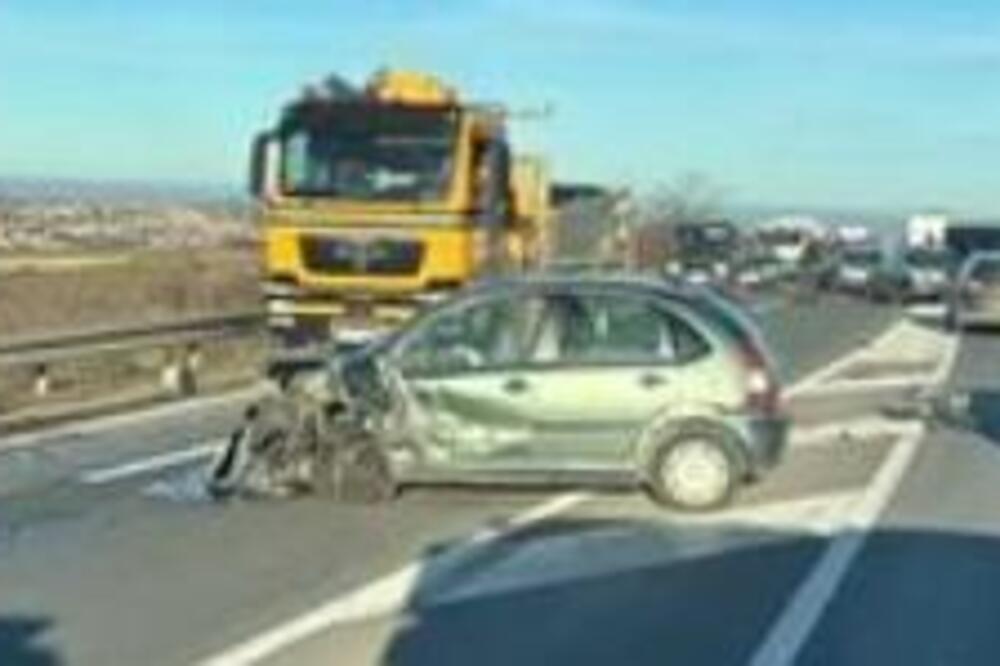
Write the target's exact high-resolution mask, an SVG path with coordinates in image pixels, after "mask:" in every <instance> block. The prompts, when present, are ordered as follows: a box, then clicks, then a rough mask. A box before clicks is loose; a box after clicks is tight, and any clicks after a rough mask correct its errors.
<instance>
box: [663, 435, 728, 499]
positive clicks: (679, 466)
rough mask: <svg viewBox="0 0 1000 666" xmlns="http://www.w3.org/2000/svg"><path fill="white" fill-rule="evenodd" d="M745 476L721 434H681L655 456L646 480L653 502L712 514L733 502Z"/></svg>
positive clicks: (664, 445)
mask: <svg viewBox="0 0 1000 666" xmlns="http://www.w3.org/2000/svg"><path fill="white" fill-rule="evenodd" d="M741 478H742V474H741V473H740V465H739V464H738V462H737V458H736V456H735V455H734V453H733V451H732V448H731V447H730V445H729V443H728V442H727V441H726V439H725V437H724V436H723V435H722V434H721V433H717V432H713V431H712V430H709V429H704V430H701V429H699V430H696V431H694V430H693V431H690V432H685V433H681V434H680V435H678V436H676V437H674V438H672V439H671V440H670V441H668V442H667V443H665V444H663V445H661V446H660V448H659V449H658V450H657V451H656V452H655V454H654V455H653V456H652V459H651V463H650V467H649V469H648V470H647V473H646V479H647V482H648V484H649V485H648V487H649V491H650V494H651V495H652V497H653V499H654V500H655V501H656V502H658V503H660V504H663V505H665V506H668V507H673V508H676V509H681V510H683V511H692V512H695V511H709V510H712V509H718V508H721V507H724V506H726V505H727V504H729V503H730V502H731V501H732V498H733V495H734V494H735V492H736V487H737V485H738V484H739V481H740V479H741Z"/></svg>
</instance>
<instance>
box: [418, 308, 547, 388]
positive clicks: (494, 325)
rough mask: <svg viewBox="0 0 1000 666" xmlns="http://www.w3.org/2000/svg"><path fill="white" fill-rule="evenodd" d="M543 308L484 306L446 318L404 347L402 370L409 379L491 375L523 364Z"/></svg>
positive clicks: (447, 314) (449, 312) (428, 325)
mask: <svg viewBox="0 0 1000 666" xmlns="http://www.w3.org/2000/svg"><path fill="white" fill-rule="evenodd" d="M540 312H541V304H540V302H539V301H538V300H537V299H533V298H524V299H517V298H509V299H507V298H504V299H492V300H488V301H479V302H475V303H472V304H470V305H467V306H464V307H461V306H460V307H458V308H453V309H450V310H447V311H445V312H442V313H441V314H440V315H439V316H437V317H434V318H432V319H430V320H428V321H427V322H425V324H424V325H423V326H422V327H421V328H419V329H417V330H416V331H415V332H414V333H413V335H412V337H410V338H409V339H408V340H407V341H406V342H404V344H403V348H402V350H401V352H400V355H399V363H400V367H401V369H402V371H403V373H404V374H405V375H408V376H414V377H419V376H438V375H447V374H452V373H461V372H470V371H477V370H491V369H498V368H502V367H509V366H512V365H516V364H517V363H519V362H521V361H523V359H524V353H525V348H526V343H527V340H528V339H529V335H528V331H529V330H530V328H531V327H532V325H533V322H534V321H537V319H538V316H539V314H540Z"/></svg>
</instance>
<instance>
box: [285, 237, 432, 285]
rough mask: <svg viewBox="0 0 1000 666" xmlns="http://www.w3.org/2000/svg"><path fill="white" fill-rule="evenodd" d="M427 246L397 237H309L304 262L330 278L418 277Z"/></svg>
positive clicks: (306, 241) (303, 244) (303, 253)
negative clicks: (355, 276)
mask: <svg viewBox="0 0 1000 666" xmlns="http://www.w3.org/2000/svg"><path fill="white" fill-rule="evenodd" d="M423 255H424V246H423V244H422V243H420V242H419V241H409V240H399V239H394V238H374V239H368V240H353V239H344V238H324V237H321V236H309V237H306V238H303V239H302V260H303V263H304V264H305V266H306V268H308V269H309V270H310V271H311V272H314V273H325V274H328V275H400V276H401V275H415V274H416V273H417V272H418V271H419V270H420V264H421V261H422V260H423Z"/></svg>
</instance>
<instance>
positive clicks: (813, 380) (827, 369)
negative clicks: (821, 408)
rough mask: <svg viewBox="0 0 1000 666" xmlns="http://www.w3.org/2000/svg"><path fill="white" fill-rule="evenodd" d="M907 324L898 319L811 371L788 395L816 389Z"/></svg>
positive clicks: (791, 395)
mask: <svg viewBox="0 0 1000 666" xmlns="http://www.w3.org/2000/svg"><path fill="white" fill-rule="evenodd" d="M906 325H907V322H906V321H905V320H900V321H897V322H895V323H894V324H893V325H891V326H889V327H888V328H887V329H886V330H884V331H882V332H881V333H880V334H879V335H878V336H876V337H875V338H873V339H872V340H869V341H868V342H866V343H865V344H863V345H862V346H861V347H858V348H857V349H854V350H853V351H851V352H848V353H847V354H845V355H843V356H841V357H840V358H838V359H836V360H834V361H833V362H831V363H828V364H827V365H825V366H823V367H822V368H819V369H818V370H815V371H813V372H811V373H809V374H808V375H807V376H806V377H804V378H803V379H801V380H799V381H798V382H796V383H795V384H794V385H793V386H792V387H791V388H789V389H788V390H787V391H785V395H786V397H788V398H793V397H795V396H797V395H800V394H802V393H805V392H807V391H812V390H814V389H815V388H816V387H817V386H819V385H821V384H823V383H825V382H827V381H828V380H829V379H831V378H832V377H834V376H836V375H838V374H840V373H841V372H842V371H843V370H844V369H845V368H847V367H848V366H850V365H852V364H853V363H856V362H858V361H859V360H860V359H863V358H865V357H866V356H867V355H868V354H870V353H871V350H872V349H875V348H877V347H879V346H881V345H882V344H884V343H885V341H886V340H889V339H891V337H892V336H893V335H897V334H898V332H899V330H900V329H901V328H902V327H904V326H906Z"/></svg>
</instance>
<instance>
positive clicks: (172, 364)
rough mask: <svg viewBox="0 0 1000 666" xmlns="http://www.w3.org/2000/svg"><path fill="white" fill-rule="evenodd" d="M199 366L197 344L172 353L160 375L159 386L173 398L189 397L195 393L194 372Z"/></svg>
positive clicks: (196, 387) (199, 358) (196, 386)
mask: <svg viewBox="0 0 1000 666" xmlns="http://www.w3.org/2000/svg"><path fill="white" fill-rule="evenodd" d="M200 365H201V352H200V349H199V348H198V345H197V344H189V345H188V346H187V347H185V348H184V349H183V350H180V351H174V352H172V353H171V354H170V355H169V357H168V359H167V364H166V365H165V366H164V367H163V370H162V372H161V373H160V385H161V386H162V387H163V390H165V391H166V392H167V393H169V394H171V395H174V396H180V397H183V396H189V395H194V394H195V393H197V390H198V385H197V381H196V371H197V368H198V366H200Z"/></svg>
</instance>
